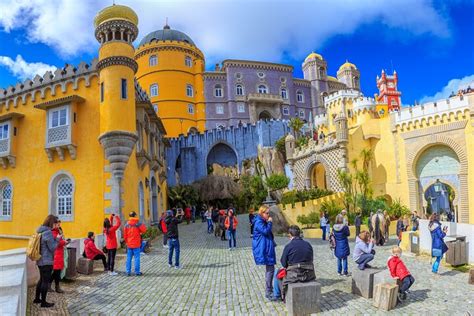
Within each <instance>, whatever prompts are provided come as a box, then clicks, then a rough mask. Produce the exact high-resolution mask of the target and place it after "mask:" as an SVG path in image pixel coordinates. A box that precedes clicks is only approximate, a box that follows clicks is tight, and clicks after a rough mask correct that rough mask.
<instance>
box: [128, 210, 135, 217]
mask: <svg viewBox="0 0 474 316" xmlns="http://www.w3.org/2000/svg"><path fill="white" fill-rule="evenodd" d="M128 216H130V217H135V216H137V213H135V212H134V211H131V212H130V213H129V214H128Z"/></svg>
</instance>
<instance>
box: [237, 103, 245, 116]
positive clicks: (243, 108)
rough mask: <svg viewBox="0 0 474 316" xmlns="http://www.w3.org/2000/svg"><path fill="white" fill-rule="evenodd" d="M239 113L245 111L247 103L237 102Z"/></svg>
mask: <svg viewBox="0 0 474 316" xmlns="http://www.w3.org/2000/svg"><path fill="white" fill-rule="evenodd" d="M237 113H245V103H243V102H239V103H237Z"/></svg>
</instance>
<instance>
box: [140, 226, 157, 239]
mask: <svg viewBox="0 0 474 316" xmlns="http://www.w3.org/2000/svg"><path fill="white" fill-rule="evenodd" d="M158 234H159V230H158V227H154V226H151V227H149V228H148V229H147V230H146V232H145V233H144V234H143V235H142V237H143V238H144V239H150V240H153V239H155V238H156V236H158Z"/></svg>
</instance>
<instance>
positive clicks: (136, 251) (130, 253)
mask: <svg viewBox="0 0 474 316" xmlns="http://www.w3.org/2000/svg"><path fill="white" fill-rule="evenodd" d="M132 257H135V274H138V273H140V247H138V248H127V264H126V270H127V274H130V273H131V272H132Z"/></svg>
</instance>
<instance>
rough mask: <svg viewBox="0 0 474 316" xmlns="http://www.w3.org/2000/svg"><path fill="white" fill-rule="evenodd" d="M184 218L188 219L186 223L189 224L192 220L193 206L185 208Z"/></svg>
mask: <svg viewBox="0 0 474 316" xmlns="http://www.w3.org/2000/svg"><path fill="white" fill-rule="evenodd" d="M184 218H185V219H186V224H187V225H189V222H190V221H191V208H190V207H189V206H186V208H185V209H184Z"/></svg>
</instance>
